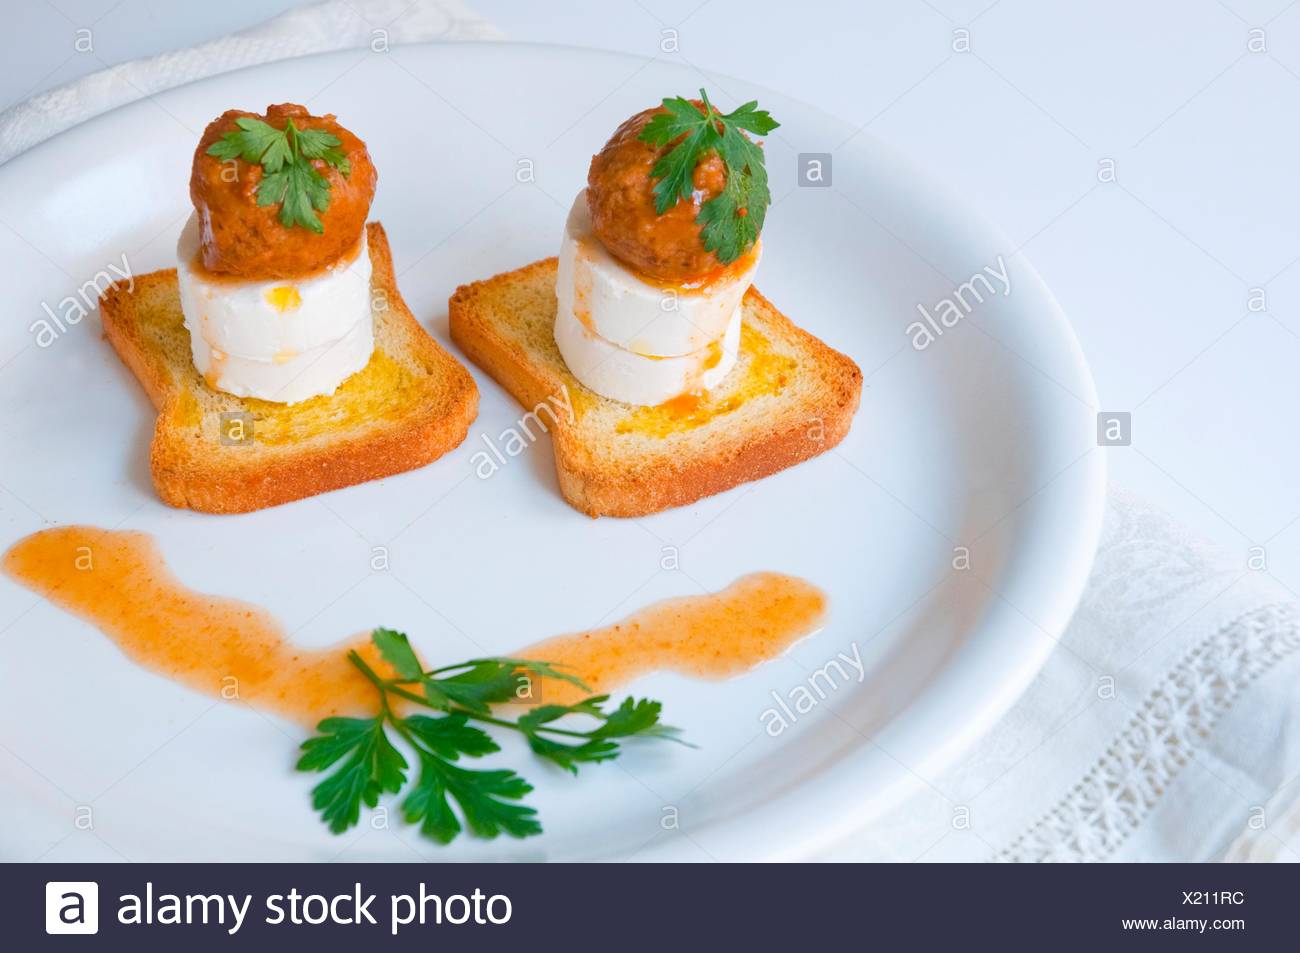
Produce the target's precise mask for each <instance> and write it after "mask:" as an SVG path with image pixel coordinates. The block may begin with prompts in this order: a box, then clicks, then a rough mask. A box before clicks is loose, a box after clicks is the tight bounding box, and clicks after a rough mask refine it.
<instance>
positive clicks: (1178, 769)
mask: <svg viewBox="0 0 1300 953" xmlns="http://www.w3.org/2000/svg"><path fill="white" fill-rule="evenodd" d="M1059 645H1060V647H1059V648H1058V649H1057V650H1056V651H1055V652H1053V653H1052V655H1051V656H1050V657H1049V658H1048V661H1047V663H1046V664H1045V665H1044V666H1043V669H1042V671H1041V672H1040V673H1039V675H1038V676H1037V678H1036V679H1035V680H1034V681H1033V683H1032V684H1031V685H1030V687H1029V689H1028V690H1027V691H1026V692H1025V694H1024V695H1023V696H1022V697H1021V698H1020V700H1019V701H1018V702H1016V704H1015V705H1014V706H1013V707H1012V709H1011V711H1010V712H1008V713H1007V715H1006V716H1005V717H1003V718H1002V720H1001V721H999V722H998V723H997V725H995V726H994V728H993V729H992V730H991V731H990V732H989V733H988V734H987V735H985V736H984V737H983V738H982V739H981V740H980V742H979V743H978V744H977V745H975V746H974V747H973V748H972V749H971V750H970V751H969V752H967V753H966V754H964V755H963V756H962V757H961V758H960V759H959V760H958V761H957V762H956V763H955V764H953V765H951V766H949V767H948V768H947V769H945V770H944V771H942V772H941V773H940V774H938V775H937V776H935V777H933V778H924V779H923V778H917V779H916V783H915V785H914V787H915V790H914V791H913V792H912V793H911V794H909V795H908V796H907V797H905V798H904V799H902V800H901V801H900V802H899V803H898V804H897V806H895V807H894V808H892V809H891V810H889V811H888V812H886V813H885V814H884V815H882V816H881V817H879V818H878V819H876V820H875V821H874V822H873V823H871V824H870V826H868V827H867V828H866V829H865V830H864V831H863V832H862V833H861V834H859V835H858V836H855V837H853V838H851V839H849V840H848V841H846V842H845V843H842V844H839V845H837V846H836V847H835V848H834V849H833V850H831V851H828V852H826V854H825V855H824V859H834V860H850V859H864V858H873V859H888V860H927V861H930V860H989V859H993V860H1006V861H1044V860H1069V861H1101V860H1127V861H1177V860H1192V861H1210V860H1220V859H1225V860H1254V861H1263V860H1279V861H1296V860H1300V774H1298V773H1297V772H1300V717H1297V704H1296V702H1297V700H1300V690H1298V687H1300V651H1297V649H1300V607H1297V605H1296V603H1295V601H1294V599H1293V597H1292V596H1291V594H1290V593H1289V592H1286V591H1285V590H1283V589H1282V587H1281V586H1280V585H1279V584H1277V583H1275V582H1274V581H1273V580H1272V578H1271V577H1270V576H1269V575H1268V574H1267V572H1266V569H1265V567H1263V566H1262V565H1261V564H1257V565H1256V567H1255V568H1252V566H1251V564H1250V561H1249V560H1248V559H1247V558H1246V556H1244V555H1243V556H1241V557H1238V558H1237V559H1229V558H1226V557H1225V555H1224V554H1222V553H1220V552H1216V551H1213V550H1211V549H1210V548H1208V547H1207V546H1205V545H1204V544H1202V543H1201V542H1199V541H1198V540H1196V539H1195V538H1192V537H1191V536H1189V534H1187V533H1186V532H1185V531H1183V530H1182V529H1181V528H1180V527H1178V526H1177V525H1175V524H1174V523H1173V522H1172V521H1171V520H1170V518H1169V517H1168V516H1166V515H1165V514H1163V513H1162V512H1160V511H1159V510H1156V509H1155V508H1153V507H1151V506H1149V505H1148V504H1146V503H1143V502H1142V501H1139V500H1137V499H1135V498H1133V497H1132V496H1131V495H1130V494H1128V493H1127V492H1125V491H1124V490H1122V489H1120V488H1118V487H1115V486H1112V487H1111V489H1110V493H1109V501H1108V504H1107V512H1106V520H1105V525H1104V529H1103V533H1102V539H1101V544H1100V546H1099V548H1098V553H1097V561H1096V564H1095V565H1094V567H1093V572H1092V575H1091V577H1090V578H1089V581H1088V585H1087V588H1086V590H1085V592H1084V595H1083V598H1082V601H1081V602H1080V605H1079V608H1078V610H1077V611H1076V612H1075V615H1074V618H1073V620H1072V621H1071V623H1070V625H1069V627H1068V628H1067V629H1066V631H1065V633H1064V635H1063V636H1062V637H1061V639H1060V643H1059Z"/></svg>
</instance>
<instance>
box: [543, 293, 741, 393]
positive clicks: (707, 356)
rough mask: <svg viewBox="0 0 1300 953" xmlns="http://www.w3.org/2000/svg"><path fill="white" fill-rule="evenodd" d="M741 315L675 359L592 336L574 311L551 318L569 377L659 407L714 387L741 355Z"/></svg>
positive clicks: (601, 390) (590, 387)
mask: <svg viewBox="0 0 1300 953" xmlns="http://www.w3.org/2000/svg"><path fill="white" fill-rule="evenodd" d="M740 322H741V311H740V309H739V308H736V309H735V311H734V312H733V313H732V315H731V320H730V322H729V323H728V324H727V326H726V329H725V331H724V333H723V334H722V335H721V336H720V337H719V338H717V339H716V340H714V341H712V342H710V343H709V344H706V345H705V346H704V347H702V348H700V349H699V350H698V351H693V352H692V353H690V354H684V355H680V356H677V357H646V356H644V355H641V354H636V353H634V352H632V351H629V350H628V349H626V348H622V347H618V346H617V345H615V344H612V343H611V342H609V341H606V340H605V339H604V338H602V337H600V336H599V335H598V334H595V333H593V332H592V331H591V330H590V329H589V328H587V327H586V326H585V325H584V324H583V323H582V322H581V321H579V320H578V319H577V318H575V317H574V316H573V314H572V312H566V311H563V310H561V311H560V312H559V313H558V314H557V315H556V319H555V343H556V345H557V346H558V347H559V349H560V354H561V355H562V356H563V357H564V362H565V364H567V365H568V367H569V370H570V371H571V372H572V374H573V376H574V377H576V378H577V379H578V380H579V381H581V382H582V383H583V385H584V386H586V387H587V388H589V389H591V390H593V391H595V392H596V393H597V394H600V395H602V396H604V397H609V398H611V399H613V400H621V401H623V402H624V403H628V404H643V405H649V404H662V403H663V402H664V401H667V400H671V399H672V398H674V397H677V396H679V395H681V394H685V393H690V392H693V391H704V390H708V389H709V388H711V387H716V386H717V385H718V384H720V383H721V382H722V379H723V378H724V377H726V376H727V374H728V372H729V371H730V370H731V368H732V367H733V366H735V363H736V357H737V355H738V354H739V353H740Z"/></svg>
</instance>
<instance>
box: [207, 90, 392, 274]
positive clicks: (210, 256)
mask: <svg viewBox="0 0 1300 953" xmlns="http://www.w3.org/2000/svg"><path fill="white" fill-rule="evenodd" d="M244 116H252V117H253V118H256V119H262V120H264V121H265V122H267V123H268V124H270V125H272V126H274V127H275V128H277V129H283V128H285V126H286V124H287V122H288V120H289V118H290V117H292V118H293V123H294V125H295V126H296V127H297V128H299V129H306V128H311V129H324V130H325V131H327V132H329V133H331V134H333V135H335V136H337V137H338V138H339V140H340V145H339V149H341V150H342V151H343V153H344V154H345V155H346V156H347V159H348V163H349V165H350V170H349V173H348V175H347V176H344V175H343V173H342V172H340V171H339V170H338V169H336V168H334V167H333V166H330V165H328V164H327V163H326V162H324V161H323V160H319V159H318V160H315V161H313V163H312V165H313V166H315V168H316V169H317V171H319V172H320V173H321V175H323V176H325V178H326V179H328V180H329V183H330V199H329V207H328V208H327V209H325V210H324V211H323V212H318V213H317V214H318V215H319V216H320V220H321V224H322V225H323V226H324V230H323V232H321V233H320V234H317V233H316V232H313V231H312V230H311V229H309V228H303V227H301V226H294V227H292V228H289V227H286V226H285V225H283V224H281V222H280V219H279V215H280V207H279V205H278V204H277V205H266V206H259V205H258V204H257V184H258V183H259V182H260V181H261V180H262V167H261V166H260V165H256V164H249V163H247V162H245V161H244V160H243V159H234V160H230V161H222V160H220V159H218V158H216V157H215V156H210V155H208V154H207V153H208V148H209V147H210V146H211V145H212V144H213V143H214V142H216V141H218V140H219V139H220V138H221V137H222V136H224V135H225V134H226V133H228V132H232V131H234V130H236V129H237V128H238V127H237V126H236V125H235V120H236V119H240V118H242V117H244ZM375 180H376V173H375V167H374V165H373V164H371V162H370V154H369V153H368V152H367V151H366V144H365V143H364V142H362V141H361V140H360V139H358V138H357V137H356V136H354V135H353V134H352V133H351V132H349V131H348V130H347V129H344V128H343V127H342V126H340V125H339V124H338V123H337V122H335V120H334V117H333V116H329V115H327V116H313V115H311V114H310V113H308V112H307V109H306V107H304V106H297V105H294V104H292V103H286V104H283V105H279V106H268V107H267V109H266V115H264V116H257V115H256V114H254V113H248V112H243V111H241V110H237V109H231V110H228V111H227V112H225V113H223V114H222V115H221V116H220V117H218V118H217V119H215V120H213V121H212V122H211V123H209V124H208V128H207V129H205V130H204V131H203V138H202V139H200V140H199V145H198V148H197V149H196V150H195V151H194V168H193V171H192V173H191V175H190V199H191V200H192V201H193V202H194V208H195V210H196V211H197V212H198V215H199V227H200V235H201V236H202V258H203V261H202V264H203V266H204V267H205V268H206V269H207V270H208V271H211V272H215V273H218V274H224V275H229V276H231V277H236V278H241V279H249V280H267V279H276V278H296V277H300V276H302V275H305V274H310V273H312V272H314V271H318V270H320V269H321V268H324V267H325V266H327V265H329V264H330V263H332V262H334V261H336V260H337V259H338V258H340V257H341V256H343V255H344V254H346V253H347V252H348V251H350V250H351V249H352V248H354V247H355V246H356V244H357V242H358V241H359V240H360V238H361V230H362V229H363V228H364V227H365V224H366V217H367V216H368V215H369V213H370V202H371V199H373V198H374V195H375Z"/></svg>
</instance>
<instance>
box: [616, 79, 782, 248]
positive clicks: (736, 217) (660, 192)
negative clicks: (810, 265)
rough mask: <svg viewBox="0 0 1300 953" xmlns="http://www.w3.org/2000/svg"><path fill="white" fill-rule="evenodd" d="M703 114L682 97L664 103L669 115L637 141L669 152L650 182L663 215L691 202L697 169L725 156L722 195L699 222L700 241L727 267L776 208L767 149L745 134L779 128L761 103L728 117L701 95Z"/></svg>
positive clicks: (656, 121) (749, 244) (710, 203)
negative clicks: (714, 156)
mask: <svg viewBox="0 0 1300 953" xmlns="http://www.w3.org/2000/svg"><path fill="white" fill-rule="evenodd" d="M700 99H701V100H702V101H703V104H704V109H703V111H701V110H700V109H699V108H698V107H696V106H695V104H694V103H692V102H691V101H690V100H688V99H684V98H682V97H680V96H676V97H673V98H671V99H665V100H664V101H663V108H664V110H665V112H662V113H656V114H655V115H654V116H652V117H651V119H650V121H649V122H648V123H646V125H645V128H644V129H642V130H641V133H640V135H639V137H638V138H640V139H641V140H642V141H644V142H648V143H650V144H651V145H655V146H660V147H669V148H667V150H666V151H665V152H664V153H663V154H662V155H661V156H660V157H659V159H658V160H657V161H656V162H655V164H654V167H653V168H652V169H651V170H650V177H651V178H653V179H657V180H658V181H657V182H656V183H655V185H654V197H655V211H656V212H657V213H658V214H660V215H662V214H664V212H666V211H668V209H670V208H672V207H673V206H674V205H676V204H677V203H678V202H679V201H687V200H690V198H691V195H692V193H693V191H694V188H695V183H694V175H695V167H696V166H697V165H698V164H699V163H700V161H701V160H703V159H705V158H707V156H708V155H709V153H711V152H715V153H717V155H718V156H719V157H721V159H722V162H723V164H724V165H725V166H726V170H727V183H726V186H725V187H724V188H723V191H722V192H721V193H719V194H718V195H715V196H714V197H713V198H711V199H709V201H707V202H705V203H704V204H703V205H702V206H700V212H699V215H698V216H696V219H695V220H696V221H697V222H698V223H699V224H700V225H701V226H702V227H701V230H700V240H701V241H702V242H703V243H704V247H705V249H706V250H707V251H711V252H713V253H714V254H715V255H717V257H718V260H719V261H720V262H722V263H723V264H724V265H726V264H730V263H731V262H733V261H735V260H736V259H738V258H739V257H740V256H741V255H743V254H745V253H746V252H747V251H749V249H750V248H752V247H753V246H754V243H755V242H756V241H758V236H759V234H760V233H761V232H762V230H763V222H764V220H765V219H766V217H767V207H768V206H769V205H771V204H772V196H771V193H770V191H769V189H768V183H767V167H766V165H765V163H764V157H763V150H762V149H761V148H760V147H759V145H758V144H757V143H754V142H752V141H750V139H749V138H747V137H746V136H745V134H744V132H743V131H742V130H744V131H747V132H752V133H754V134H756V135H760V136H765V135H767V134H768V133H769V132H771V131H772V130H773V129H776V128H778V127H779V126H780V123H778V122H777V121H776V120H775V119H773V118H772V116H771V115H770V114H769V113H768V112H767V110H765V109H759V108H758V102H757V101H754V102H748V103H745V104H744V105H742V106H738V107H737V108H736V109H733V110H732V111H731V112H729V113H727V114H725V115H724V114H722V113H720V112H719V111H718V110H717V109H716V108H715V107H714V106H713V104H712V103H710V102H709V97H708V94H707V93H705V91H704V90H703V89H701V90H700Z"/></svg>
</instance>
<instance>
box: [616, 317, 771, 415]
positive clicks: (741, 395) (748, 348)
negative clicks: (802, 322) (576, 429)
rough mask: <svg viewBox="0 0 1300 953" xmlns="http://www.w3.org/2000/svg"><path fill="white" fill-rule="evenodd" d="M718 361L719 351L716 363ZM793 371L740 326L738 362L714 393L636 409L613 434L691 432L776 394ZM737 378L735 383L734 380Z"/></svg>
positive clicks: (767, 344)
mask: <svg viewBox="0 0 1300 953" xmlns="http://www.w3.org/2000/svg"><path fill="white" fill-rule="evenodd" d="M721 357H722V354H721V349H719V353H718V359H719V360H721ZM715 363H716V362H715ZM795 369H796V362H795V359H794V358H792V357H789V356H787V355H784V354H780V353H778V352H777V351H776V350H775V349H774V348H773V347H772V342H771V341H770V340H768V338H767V337H766V336H765V335H764V334H763V333H762V332H761V331H758V330H757V329H755V328H752V327H750V326H749V324H743V325H741V328H740V361H739V362H738V363H737V366H736V368H735V369H734V370H733V371H732V372H731V374H728V375H727V380H725V381H724V382H723V384H722V386H720V387H718V388H716V389H715V390H713V391H699V390H691V391H687V392H686V393H684V394H679V395H678V396H676V397H673V398H671V399H670V400H667V401H665V402H664V403H662V404H656V405H654V406H652V407H638V408H637V409H636V410H634V411H632V412H631V413H630V414H628V415H627V416H626V417H624V418H623V419H622V420H620V421H619V422H618V423H616V424H615V425H614V432H615V433H620V434H640V435H642V436H649V437H666V436H668V435H669V434H673V433H678V432H681V431H685V430H694V429H695V428H696V427H702V426H704V425H705V424H707V423H709V422H710V421H712V420H716V419H717V418H718V417H721V416H723V415H724V414H729V413H731V412H733V411H735V410H738V409H740V407H742V406H743V405H744V404H745V402H746V401H749V400H752V399H754V398H755V397H761V396H764V395H770V394H779V393H780V392H781V391H782V390H784V389H785V387H786V385H787V384H789V382H790V380H791V378H792V377H793V375H794V372H795ZM737 374H738V375H739V378H738V379H736V378H735V376H734V375H737Z"/></svg>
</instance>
